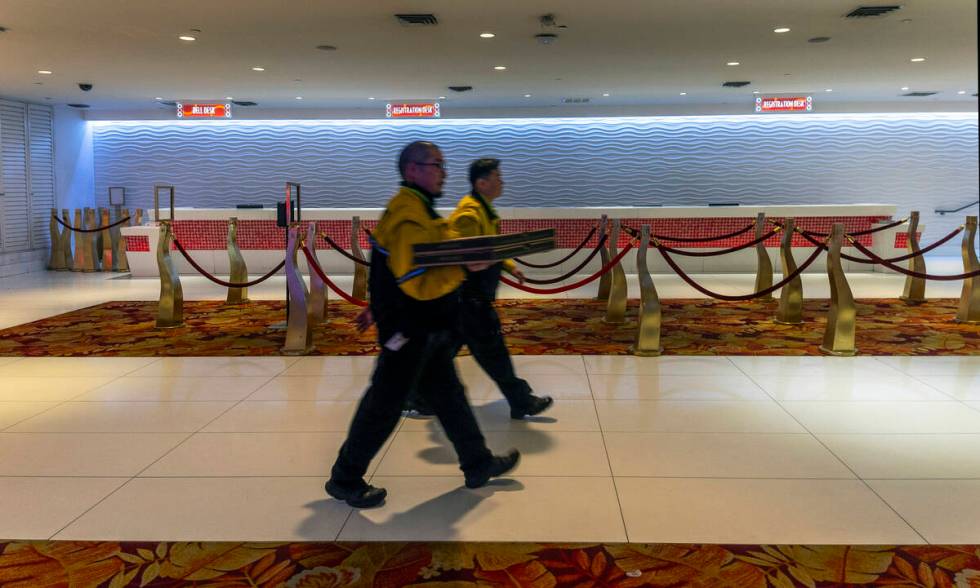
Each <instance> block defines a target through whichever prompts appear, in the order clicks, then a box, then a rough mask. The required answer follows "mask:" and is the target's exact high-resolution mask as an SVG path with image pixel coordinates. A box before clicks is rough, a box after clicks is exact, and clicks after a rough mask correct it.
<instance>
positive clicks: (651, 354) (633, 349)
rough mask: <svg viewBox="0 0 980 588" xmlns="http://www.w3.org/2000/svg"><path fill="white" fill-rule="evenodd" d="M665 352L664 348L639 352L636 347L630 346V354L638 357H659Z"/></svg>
mask: <svg viewBox="0 0 980 588" xmlns="http://www.w3.org/2000/svg"><path fill="white" fill-rule="evenodd" d="M663 352H664V348H663V347H661V348H660V349H657V350H656V351H653V350H649V349H648V350H646V351H637V350H636V347H635V346H633V345H630V354H632V355H635V356H636V357H659V356H660V355H661V354H662V353H663Z"/></svg>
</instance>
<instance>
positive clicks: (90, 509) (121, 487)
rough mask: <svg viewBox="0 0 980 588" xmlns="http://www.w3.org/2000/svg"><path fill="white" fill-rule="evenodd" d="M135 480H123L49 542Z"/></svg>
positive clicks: (132, 478)
mask: <svg viewBox="0 0 980 588" xmlns="http://www.w3.org/2000/svg"><path fill="white" fill-rule="evenodd" d="M135 479H136V477H135V476H127V477H126V478H125V479H124V480H123V482H122V483H121V484H119V485H118V486H116V487H115V488H114V489H113V490H112V491H111V492H109V493H108V494H106V495H105V496H103V497H102V498H100V499H99V500H97V501H96V502H95V504H93V505H92V506H90V507H88V508H86V509H85V510H84V511H82V512H81V513H79V514H78V515H77V516H75V517H74V518H72V519H71V520H70V521H68V522H67V523H65V525H64V526H62V527H61V528H60V529H58V530H57V531H55V532H54V533H52V534H51V535H49V536H48V540H49V541H51V540H53V539H54V538H55V537H57V536H58V535H59V534H61V533H62V532H63V531H64V530H65V529H67V528H68V527H70V526H72V525H73V524H75V522H76V521H78V520H79V519H81V518H82V517H84V516H85V515H87V514H88V513H90V512H91V511H92V510H94V509H95V508H97V507H98V506H99V505H100V504H102V503H103V502H105V501H106V500H108V499H109V498H110V497H112V496H113V495H114V494H116V492H119V491H120V490H122V489H123V488H125V487H126V486H127V485H129V484H130V483H131V482H132V481H133V480H135Z"/></svg>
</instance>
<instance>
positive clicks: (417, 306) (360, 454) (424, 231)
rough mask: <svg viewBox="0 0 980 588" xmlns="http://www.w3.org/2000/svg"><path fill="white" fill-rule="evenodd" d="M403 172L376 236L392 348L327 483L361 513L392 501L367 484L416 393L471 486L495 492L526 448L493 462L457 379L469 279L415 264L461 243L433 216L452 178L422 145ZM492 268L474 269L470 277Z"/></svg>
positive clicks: (384, 325) (374, 270)
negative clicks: (425, 254)
mask: <svg viewBox="0 0 980 588" xmlns="http://www.w3.org/2000/svg"><path fill="white" fill-rule="evenodd" d="M398 169H399V172H400V173H401V176H402V179H403V180H404V181H403V182H402V187H401V189H400V190H399V191H398V192H397V193H396V194H395V196H394V197H393V198H392V199H391V200H390V201H389V202H388V206H387V207H386V209H385V212H384V215H383V216H382V217H381V221H380V222H379V223H378V226H377V228H375V230H374V233H373V235H372V241H373V242H372V248H371V275H370V281H369V285H370V291H371V313H372V315H373V318H374V321H375V322H376V324H377V328H378V344H379V345H381V347H382V349H381V353H380V355H379V356H378V360H377V363H376V364H375V367H374V373H373V374H372V376H371V384H370V386H369V387H368V389H367V391H365V393H364V396H363V397H362V398H361V402H360V404H359V405H358V407H357V412H356V413H355V414H354V419H353V421H352V422H351V425H350V431H349V432H348V435H347V440H346V441H345V442H344V444H343V446H342V447H341V448H340V453H339V455H338V456H337V461H336V462H335V463H334V465H333V469H332V470H331V474H330V479H329V480H328V481H327V483H326V491H327V493H328V494H329V495H330V496H332V497H334V498H336V499H338V500H344V501H346V502H347V504H349V505H351V506H353V507H357V508H366V507H371V506H377V505H378V504H381V502H382V501H384V499H385V496H387V491H386V490H385V489H384V488H376V487H374V486H371V485H370V484H368V483H367V482H365V480H364V474H365V473H366V472H367V468H368V464H369V463H370V462H371V460H372V459H373V458H374V456H375V455H377V453H378V451H379V450H380V449H381V446H382V445H383V444H384V442H385V441H386V440H387V439H388V437H389V436H390V435H391V433H392V431H394V429H395V425H396V424H397V423H398V419H399V417H400V416H401V411H402V406H403V405H404V404H405V399H406V397H407V396H408V393H409V390H410V389H411V388H412V387H413V386H417V387H418V388H419V389H420V392H421V394H422V397H423V399H424V400H425V401H426V402H427V403H428V404H429V405H430V406H431V407H432V408H433V410H434V412H435V414H436V416H437V417H438V418H439V422H440V424H441V425H442V428H443V429H444V430H445V432H446V436H447V437H449V440H450V442H452V444H453V447H454V448H455V450H456V454H457V456H458V457H459V464H460V469H462V470H463V474H464V475H465V480H466V486H467V487H469V488H478V487H480V486H483V485H485V484H486V483H487V482H488V481H489V480H490V478H492V477H495V476H500V475H502V474H504V473H506V472H508V471H510V470H511V469H513V468H514V466H516V465H517V462H518V460H519V459H520V453H518V452H517V450H516V449H512V450H510V451H509V452H508V453H507V454H506V455H500V456H495V455H493V454H492V453H490V450H489V449H487V446H486V442H485V441H484V438H483V434H482V433H481V432H480V428H479V426H478V425H477V423H476V419H475V418H474V417H473V411H472V409H471V408H470V405H469V402H468V401H467V399H466V395H465V393H464V390H463V385H462V383H461V382H460V381H459V377H458V376H457V375H456V368H455V365H454V364H453V357H455V355H456V351H457V349H458V346H459V343H458V340H459V332H458V329H459V313H460V292H459V288H460V286H461V285H462V284H463V281H464V280H465V278H466V272H467V270H466V269H464V268H462V267H459V266H445V267H431V268H421V267H417V266H415V265H414V263H413V258H414V255H413V250H412V247H413V245H415V244H418V243H430V242H436V241H443V240H446V239H448V238H451V237H452V236H453V235H452V233H451V231H450V228H449V225H448V223H447V222H446V221H445V220H444V219H442V218H441V217H440V216H439V215H438V213H436V211H435V208H434V207H433V202H434V200H435V199H436V198H438V197H439V196H441V192H442V185H443V182H444V181H445V178H446V172H445V164H444V162H443V157H442V152H440V151H439V148H438V147H436V146H435V145H433V144H432V143H429V142H425V141H417V142H415V143H412V144H410V145H408V146H407V147H405V149H404V150H402V153H401V157H400V158H399V160H398ZM486 267H487V264H472V265H470V266H467V269H471V270H482V269H485V268H486Z"/></svg>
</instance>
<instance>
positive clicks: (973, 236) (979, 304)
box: [956, 216, 980, 324]
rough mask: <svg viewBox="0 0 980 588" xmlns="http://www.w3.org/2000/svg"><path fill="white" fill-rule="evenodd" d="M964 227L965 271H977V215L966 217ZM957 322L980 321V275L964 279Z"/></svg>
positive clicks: (962, 247)
mask: <svg viewBox="0 0 980 588" xmlns="http://www.w3.org/2000/svg"><path fill="white" fill-rule="evenodd" d="M964 229H965V230H964V231H963V243H962V245H961V251H962V253H963V272H964V273H967V272H975V271H977V270H980V262H978V261H977V217H975V216H968V217H966V224H965V225H964ZM956 322H958V323H969V324H977V323H980V277H976V278H965V279H964V280H963V291H962V292H961V293H960V304H959V306H958V307H957V310H956Z"/></svg>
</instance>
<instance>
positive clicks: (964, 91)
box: [957, 90, 966, 94]
mask: <svg viewBox="0 0 980 588" xmlns="http://www.w3.org/2000/svg"><path fill="white" fill-rule="evenodd" d="M957 94H966V90H960V91H959V92H957Z"/></svg>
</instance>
